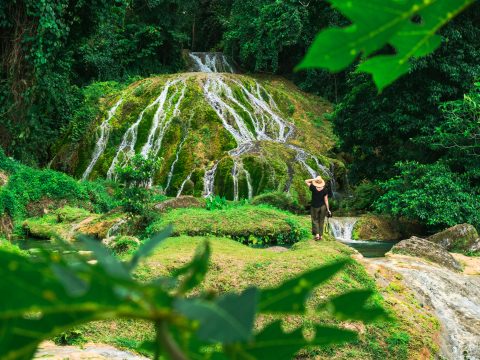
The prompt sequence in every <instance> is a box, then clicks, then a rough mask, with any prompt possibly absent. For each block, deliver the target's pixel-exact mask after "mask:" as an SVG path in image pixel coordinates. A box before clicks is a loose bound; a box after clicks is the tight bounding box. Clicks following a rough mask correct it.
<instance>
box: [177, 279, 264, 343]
mask: <svg viewBox="0 0 480 360" xmlns="http://www.w3.org/2000/svg"><path fill="white" fill-rule="evenodd" d="M257 297H258V291H257V289H255V288H250V289H247V290H245V291H244V292H242V293H241V294H239V295H237V294H227V295H223V296H220V297H219V298H218V299H216V301H214V302H212V301H207V300H203V299H178V300H177V301H176V302H175V304H174V306H175V309H176V310H177V311H178V312H179V313H181V314H183V315H184V316H186V317H187V318H189V319H191V320H197V321H198V322H199V324H200V325H199V329H198V332H197V335H198V338H199V339H200V340H205V341H210V342H221V343H231V342H235V341H245V340H249V339H250V338H251V336H252V329H253V321H254V319H255V310H256V306H257Z"/></svg>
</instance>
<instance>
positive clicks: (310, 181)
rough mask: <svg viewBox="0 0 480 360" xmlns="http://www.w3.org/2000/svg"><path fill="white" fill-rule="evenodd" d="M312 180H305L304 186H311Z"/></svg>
mask: <svg viewBox="0 0 480 360" xmlns="http://www.w3.org/2000/svg"><path fill="white" fill-rule="evenodd" d="M313 180H314V179H308V180H305V184H307V186H310V185H312V182H313Z"/></svg>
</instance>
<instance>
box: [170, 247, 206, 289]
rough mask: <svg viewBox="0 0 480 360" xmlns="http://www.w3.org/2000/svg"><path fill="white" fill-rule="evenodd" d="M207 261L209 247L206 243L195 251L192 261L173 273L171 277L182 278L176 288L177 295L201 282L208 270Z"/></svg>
mask: <svg viewBox="0 0 480 360" xmlns="http://www.w3.org/2000/svg"><path fill="white" fill-rule="evenodd" d="M209 260H210V245H209V243H208V242H204V243H203V244H201V245H200V246H199V247H198V248H197V249H196V252H195V256H194V257H193V259H192V261H190V262H189V263H188V264H186V265H185V266H183V267H181V268H179V269H177V270H175V271H173V273H172V275H173V276H174V277H176V278H178V277H179V276H182V279H181V281H180V284H179V286H178V291H177V293H178V294H185V293H186V292H187V291H188V290H191V289H193V288H194V287H195V286H197V285H198V284H200V283H201V282H202V281H203V279H204V278H205V275H206V273H207V270H208V263H209Z"/></svg>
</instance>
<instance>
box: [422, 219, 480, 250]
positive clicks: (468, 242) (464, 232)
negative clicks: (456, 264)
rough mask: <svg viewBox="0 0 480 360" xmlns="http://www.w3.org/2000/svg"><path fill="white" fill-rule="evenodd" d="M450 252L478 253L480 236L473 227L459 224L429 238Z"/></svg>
mask: <svg viewBox="0 0 480 360" xmlns="http://www.w3.org/2000/svg"><path fill="white" fill-rule="evenodd" d="M427 239H428V240H429V241H431V242H434V243H436V244H438V245H441V246H442V247H444V248H445V249H447V250H448V251H455V252H459V251H478V250H480V236H479V235H478V232H477V230H476V229H475V227H474V226H473V225H470V224H458V225H455V226H452V227H450V228H448V229H445V230H443V231H441V232H439V233H437V234H435V235H432V236H430V237H428V238H427Z"/></svg>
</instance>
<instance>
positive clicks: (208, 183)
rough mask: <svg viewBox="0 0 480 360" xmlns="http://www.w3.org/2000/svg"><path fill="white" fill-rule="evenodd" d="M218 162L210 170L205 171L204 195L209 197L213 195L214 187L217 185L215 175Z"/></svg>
mask: <svg viewBox="0 0 480 360" xmlns="http://www.w3.org/2000/svg"><path fill="white" fill-rule="evenodd" d="M218 163H219V162H218V161H217V162H216V163H215V164H214V165H213V167H212V168H211V169H210V170H207V171H205V177H204V179H203V195H204V196H205V197H209V196H212V195H213V187H214V185H215V184H214V183H215V173H216V171H217V166H218Z"/></svg>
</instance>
